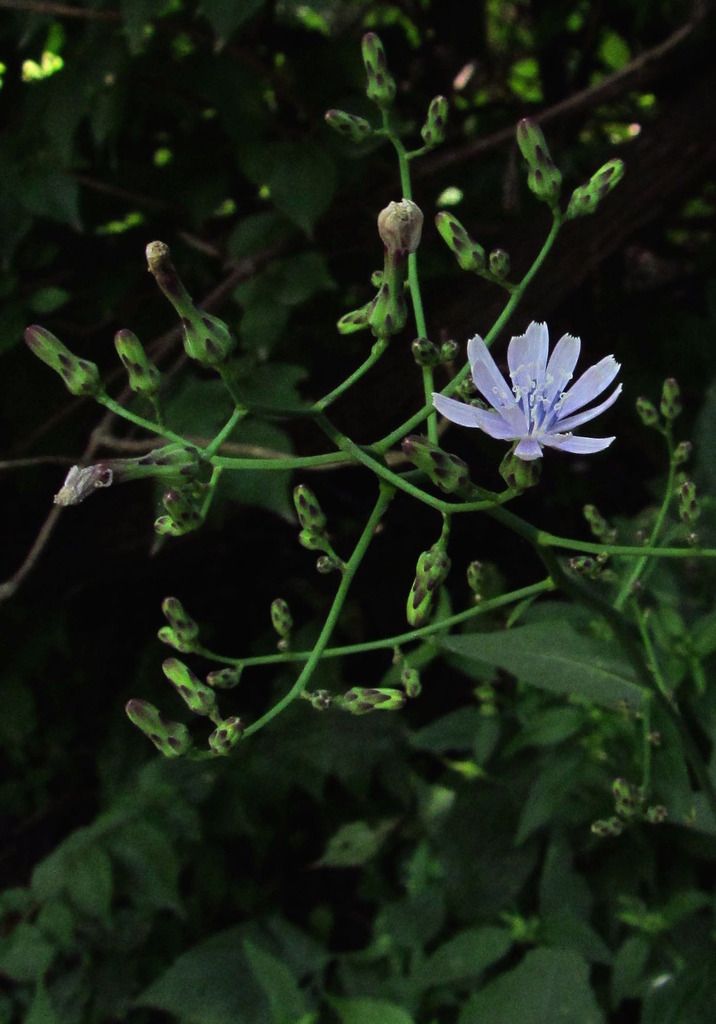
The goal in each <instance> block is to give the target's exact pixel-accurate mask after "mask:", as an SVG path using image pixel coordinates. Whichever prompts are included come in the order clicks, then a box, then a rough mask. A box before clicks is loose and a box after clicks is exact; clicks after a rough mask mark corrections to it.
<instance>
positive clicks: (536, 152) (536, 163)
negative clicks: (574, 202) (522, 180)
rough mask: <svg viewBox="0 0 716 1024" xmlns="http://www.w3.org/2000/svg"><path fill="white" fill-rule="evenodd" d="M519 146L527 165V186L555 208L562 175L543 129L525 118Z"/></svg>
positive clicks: (518, 142)
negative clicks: (552, 155) (548, 146)
mask: <svg viewBox="0 0 716 1024" xmlns="http://www.w3.org/2000/svg"><path fill="white" fill-rule="evenodd" d="M517 145H518V146H519V147H520V152H521V153H522V156H523V157H524V158H525V161H526V163H527V168H528V172H527V184H528V186H529V188H530V189H531V191H532V192H534V194H535V195H536V196H537V198H538V199H541V200H542V201H543V202H545V203H549V205H550V206H554V205H555V203H556V202H557V200H558V199H559V192H560V189H561V187H562V175H561V173H560V171H559V170H558V169H557V167H556V165H555V163H554V160H553V159H552V157H551V156H550V152H549V149H548V148H547V142H546V140H545V137H544V135H543V133H542V129H541V128H540V127H539V126H538V125H536V124H535V123H534V122H533V121H530V120H528V119H527V118H526V117H525V118H523V119H522V120H521V121H520V122H519V124H518V125H517Z"/></svg>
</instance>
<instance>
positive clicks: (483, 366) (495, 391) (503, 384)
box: [467, 334, 517, 411]
mask: <svg viewBox="0 0 716 1024" xmlns="http://www.w3.org/2000/svg"><path fill="white" fill-rule="evenodd" d="M467 358H468V361H469V363H470V369H471V371H472V379H473V380H474V381H475V386H476V387H477V389H478V391H479V392H480V394H481V395H482V396H483V398H485V399H486V400H487V401H488V402H489V403H490V405H491V406H492V407H493V409H497V410H498V411H500V410H502V409H509V408H514V407H515V406H516V404H517V403H516V402H515V396H514V395H513V394H512V390H511V388H510V387H508V384H507V381H506V380H505V378H504V377H503V376H502V374H501V373H500V371H499V370H498V369H497V363H496V362H495V360H494V359H493V358H492V356H491V355H490V352H489V349H488V347H487V345H486V344H485V342H484V341H483V340H482V338H481V337H480V335H479V334H476V335H475V337H474V338H470V340H469V341H468V343H467Z"/></svg>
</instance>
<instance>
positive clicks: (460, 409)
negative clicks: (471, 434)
mask: <svg viewBox="0 0 716 1024" xmlns="http://www.w3.org/2000/svg"><path fill="white" fill-rule="evenodd" d="M433 405H434V406H435V408H436V409H437V410H438V412H439V413H440V414H441V416H444V417H445V419H446V420H450V422H451V423H459V424H460V426H461V427H477V426H478V423H477V420H476V419H475V416H474V415H473V414H474V412H475V406H474V405H468V404H467V402H458V401H457V400H456V399H455V398H448V397H447V395H439V394H438V393H437V392H433Z"/></svg>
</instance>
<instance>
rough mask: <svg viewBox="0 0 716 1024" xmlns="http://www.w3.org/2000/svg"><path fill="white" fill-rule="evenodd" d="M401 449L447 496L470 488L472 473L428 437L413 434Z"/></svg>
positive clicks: (460, 461)
mask: <svg viewBox="0 0 716 1024" xmlns="http://www.w3.org/2000/svg"><path fill="white" fill-rule="evenodd" d="M401 448H402V449H403V452H404V454H405V455H406V456H407V458H408V459H409V460H410V461H411V462H412V463H413V465H414V466H415V467H416V468H417V469H420V470H422V472H423V473H425V475H426V476H427V477H428V478H429V479H430V480H432V482H433V483H434V484H437V486H438V487H439V488H440V489H441V490H443V491H445V492H446V493H447V494H454V493H455V492H456V491H461V490H462V491H464V490H465V489H466V488H468V487H469V486H470V471H469V470H468V468H467V465H466V464H465V463H464V462H463V461H462V459H460V458H458V456H457V455H452V454H451V453H450V452H444V451H443V450H442V448H440V447H439V446H438V445H436V444H433V442H432V441H430V440H428V438H427V437H422V436H420V435H419V434H411V435H410V436H409V437H406V438H405V440H404V441H403V443H402V445H401Z"/></svg>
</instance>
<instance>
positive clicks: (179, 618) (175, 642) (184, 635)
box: [157, 597, 199, 654]
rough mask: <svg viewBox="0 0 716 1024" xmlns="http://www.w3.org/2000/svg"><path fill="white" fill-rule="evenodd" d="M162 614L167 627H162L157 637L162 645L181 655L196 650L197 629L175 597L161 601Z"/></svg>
mask: <svg viewBox="0 0 716 1024" xmlns="http://www.w3.org/2000/svg"><path fill="white" fill-rule="evenodd" d="M162 612H163V613H164V617H165V618H166V620H167V623H168V625H166V626H162V628H161V629H160V630H159V632H158V634H157V636H158V637H159V639H160V640H161V641H162V643H164V644H168V645H169V647H173V648H174V650H175V651H179V652H180V653H181V654H189V653H190V652H191V651H193V650H195V649H196V640H197V637H198V635H199V627H198V625H197V624H196V622H194V620H193V619H192V618H191V616H189V615H187V613H186V611H185V610H184V606H183V605H182V603H181V601H180V600H179V599H178V598H177V597H165V598H164V600H163V601H162Z"/></svg>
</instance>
